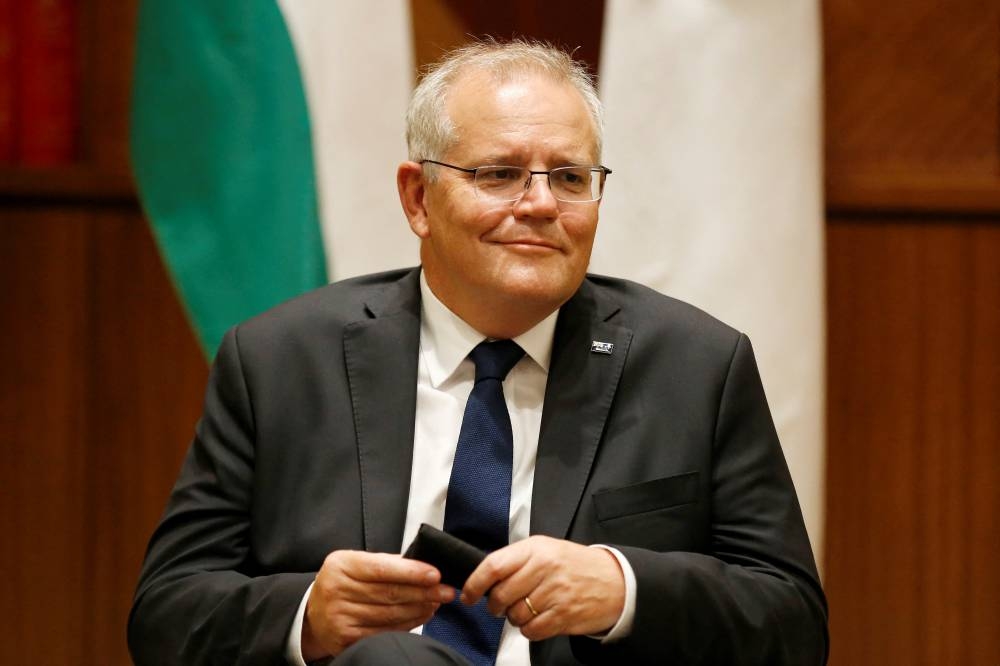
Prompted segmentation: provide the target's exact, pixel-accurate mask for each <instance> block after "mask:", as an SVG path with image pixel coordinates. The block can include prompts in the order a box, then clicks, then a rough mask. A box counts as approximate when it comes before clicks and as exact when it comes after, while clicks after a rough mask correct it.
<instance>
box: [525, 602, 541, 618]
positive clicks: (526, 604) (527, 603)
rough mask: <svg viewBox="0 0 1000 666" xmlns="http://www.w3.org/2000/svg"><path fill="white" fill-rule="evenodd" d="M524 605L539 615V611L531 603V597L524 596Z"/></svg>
mask: <svg viewBox="0 0 1000 666" xmlns="http://www.w3.org/2000/svg"><path fill="white" fill-rule="evenodd" d="M524 605H525V606H527V607H528V610H530V611H531V614H532V615H534V616H535V617H538V611H536V610H535V607H534V606H532V605H531V599H529V598H528V597H525V598H524Z"/></svg>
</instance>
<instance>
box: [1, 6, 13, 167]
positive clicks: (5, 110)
mask: <svg viewBox="0 0 1000 666" xmlns="http://www.w3.org/2000/svg"><path fill="white" fill-rule="evenodd" d="M16 1H17V0H0V164H9V163H11V162H13V161H14V157H15V156H16V154H17V151H16V150H15V145H16V143H15V141H14V135H15V133H16V130H15V126H14V81H15V74H16V72H17V68H16V66H15V60H14V58H15V54H14V46H15V45H14V25H15V14H14V3H15V2H16Z"/></svg>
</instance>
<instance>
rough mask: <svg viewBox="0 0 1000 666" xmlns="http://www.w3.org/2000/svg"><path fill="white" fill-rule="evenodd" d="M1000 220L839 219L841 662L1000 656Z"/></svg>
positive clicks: (834, 452) (833, 301)
mask: <svg viewBox="0 0 1000 666" xmlns="http://www.w3.org/2000/svg"><path fill="white" fill-rule="evenodd" d="M998 222H1000V218H998V219H996V220H980V221H962V222H956V221H952V220H933V221H931V220H913V219H907V220H900V219H893V220H880V219H877V218H862V219H853V220H848V219H837V220H833V221H831V223H830V224H829V226H828V237H827V238H828V248H827V260H828V317H829V320H828V325H829V358H830V366H829V440H828V452H829V453H828V480H829V481H828V494H827V539H826V542H827V551H826V559H825V573H826V581H825V582H826V587H827V592H828V595H829V598H830V608H831V634H832V636H833V652H832V659H831V663H833V664H837V665H851V666H854V665H860V664H884V663H890V662H899V663H907V664H928V665H934V664H987V663H990V664H992V663H1000V639H998V638H997V637H996V632H995V627H996V626H998V622H1000V604H998V603H997V600H1000V574H998V572H997V569H996V566H995V561H994V560H995V558H996V556H997V553H998V549H997V545H998V544H997V539H998V537H997V535H998V528H1000V522H998V519H997V517H996V507H998V506H1000V464H998V463H1000V453H998V451H997V450H996V443H997V441H1000V415H998V414H1000V412H998V410H997V407H996V396H997V395H998V393H997V388H998V384H1000V347H998V346H997V345H996V340H997V339H998V336H1000V224H998Z"/></svg>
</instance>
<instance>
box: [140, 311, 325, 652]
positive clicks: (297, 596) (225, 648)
mask: <svg viewBox="0 0 1000 666" xmlns="http://www.w3.org/2000/svg"><path fill="white" fill-rule="evenodd" d="M254 438H255V425H254V414H253V410H252V406H251V400H250V396H249V394H248V389H247V383H246V381H245V378H244V374H243V368H242V365H241V362H240V355H239V348H238V341H237V335H236V330H235V329H234V330H232V331H230V332H229V333H228V334H227V335H226V336H225V339H224V340H223V342H222V346H221V348H220V350H219V353H218V355H217V358H216V362H215V365H214V367H213V370H212V373H211V376H210V379H209V385H208V391H207V395H206V400H205V410H204V415H203V417H202V419H201V421H200V422H199V423H198V426H197V429H196V433H195V438H194V441H193V443H192V445H191V448H190V450H189V452H188V455H187V458H186V459H185V461H184V465H183V468H182V470H181V473H180V476H179V479H178V481H177V484H176V486H175V487H174V489H173V493H172V494H171V497H170V501H169V503H168V505H167V509H166V512H165V514H164V516H163V518H162V520H161V522H160V525H159V527H158V528H157V530H156V532H155V533H154V535H153V537H152V539H151V541H150V545H149V549H148V551H147V554H146V560H145V563H144V566H143V570H142V574H141V576H140V580H139V586H138V589H137V592H136V597H135V600H134V603H133V607H132V612H131V615H130V617H129V631H128V638H129V649H130V651H131V654H132V658H133V660H134V661H135V663H136V664H138V665H139V666H142V665H143V664H227V665H231V664H278V663H284V656H283V654H284V648H285V640H286V638H287V635H288V631H289V628H290V626H291V622H292V619H293V617H294V615H295V611H296V608H297V606H298V604H299V602H300V601H301V599H302V595H303V594H304V593H305V590H306V588H307V587H308V586H309V583H310V582H311V581H312V580H313V578H314V577H315V573H314V572H303V573H278V574H272V575H260V574H261V572H260V571H258V570H255V569H257V567H256V566H255V562H254V559H253V556H252V553H253V549H252V548H251V543H252V539H253V535H252V531H251V525H250V521H251V512H252V493H253V470H254Z"/></svg>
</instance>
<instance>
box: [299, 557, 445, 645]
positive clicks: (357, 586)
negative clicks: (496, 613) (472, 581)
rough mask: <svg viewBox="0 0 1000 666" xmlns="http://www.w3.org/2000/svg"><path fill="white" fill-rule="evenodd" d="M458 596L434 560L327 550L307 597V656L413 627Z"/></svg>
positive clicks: (304, 637) (304, 630)
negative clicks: (384, 633)
mask: <svg viewBox="0 0 1000 666" xmlns="http://www.w3.org/2000/svg"><path fill="white" fill-rule="evenodd" d="M454 597H455V590H454V589H453V588H451V587H449V586H447V585H442V584H441V574H440V572H439V571H438V570H437V569H435V568H434V567H433V566H431V565H429V564H426V563H424V562H419V561H417V560H409V559H405V558H403V557H402V556H400V555H392V554H389V553H367V552H364V551H356V550H338V551H334V552H332V553H330V554H329V555H327V557H326V560H325V561H324V562H323V567H322V568H321V569H320V570H319V574H317V575H316V582H315V583H314V584H313V587H312V591H311V592H310V594H309V600H308V601H307V602H306V613H305V618H304V620H303V623H302V656H303V657H304V658H305V660H306V661H307V662H309V661H313V660H315V659H320V658H322V657H328V656H331V655H332V656H336V655H338V654H340V653H341V652H342V651H343V650H344V649H346V648H347V647H349V646H350V645H351V644H352V643H354V642H356V641H358V640H360V639H362V638H364V637H365V636H370V635H372V634H375V633H379V632H382V631H409V630H410V629H413V628H414V627H417V626H420V625H421V624H424V623H425V622H427V621H428V620H429V619H430V618H431V616H432V615H434V612H435V611H437V609H438V607H439V606H440V605H441V604H443V603H448V602H450V601H451V600H452V599H454Z"/></svg>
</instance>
